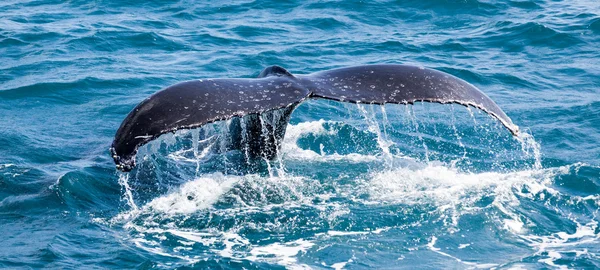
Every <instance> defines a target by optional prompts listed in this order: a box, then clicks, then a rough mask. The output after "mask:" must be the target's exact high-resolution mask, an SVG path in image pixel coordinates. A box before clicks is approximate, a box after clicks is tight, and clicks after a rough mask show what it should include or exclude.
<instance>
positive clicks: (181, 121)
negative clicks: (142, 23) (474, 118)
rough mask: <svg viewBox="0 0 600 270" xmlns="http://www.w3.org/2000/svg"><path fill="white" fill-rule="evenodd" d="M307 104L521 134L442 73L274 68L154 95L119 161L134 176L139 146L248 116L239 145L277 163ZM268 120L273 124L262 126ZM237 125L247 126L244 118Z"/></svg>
mask: <svg viewBox="0 0 600 270" xmlns="http://www.w3.org/2000/svg"><path fill="white" fill-rule="evenodd" d="M307 98H325V99H331V100H337V101H345V102H352V103H368V104H385V103H396V104H413V103H414V102H418V101H425V102H437V103H443V104H448V103H456V104H461V105H464V106H473V107H476V108H478V109H481V110H483V111H484V112H486V113H488V114H490V115H491V116H493V117H494V118H496V119H498V120H499V121H500V122H501V123H502V124H503V125H504V126H505V127H506V128H507V129H508V130H510V132H511V133H512V134H513V135H517V134H518V127H517V126H516V125H514V124H513V123H512V121H511V120H510V118H508V116H506V114H505V113H504V112H503V111H502V110H501V109H500V108H499V107H498V105H496V103H494V101H492V100H491V99H490V98H489V97H487V96H486V95H485V94H484V93H482V92H481V91H479V90H478V89H477V88H475V87H474V86H473V85H471V84H469V83H467V82H465V81H463V80H461V79H459V78H456V77H454V76H452V75H450V74H447V73H444V72H440V71H437V70H432V69H427V68H423V67H415V66H408V65H366V66H355V67H347V68H339V69H333V70H327V71H321V72H316V73H312V74H308V75H292V74H291V73H289V72H288V71H287V70H285V69H284V68H282V67H278V66H272V67H268V68H266V69H265V70H263V71H262V72H261V73H260V75H259V77H258V78H255V79H204V80H194V81H188V82H183V83H179V84H175V85H173V86H169V87H167V88H166V89H163V90H161V91H159V92H157V93H155V94H153V95H152V96H150V97H148V98H147V99H145V100H144V101H142V102H141V103H140V104H138V105H137V106H136V107H135V108H134V109H133V110H132V111H131V112H130V113H129V115H127V118H125V120H124V121H123V123H122V124H121V126H120V127H119V130H117V134H116V135H115V139H114V141H113V143H112V148H111V152H112V155H113V159H114V161H115V163H116V165H117V169H119V170H122V171H130V170H131V169H132V168H133V167H134V166H135V154H136V152H137V149H138V147H140V146H141V145H143V144H146V143H148V142H149V141H151V140H154V139H156V138H157V137H159V136H160V135H162V134H165V133H169V132H175V131H177V130H179V129H191V128H197V127H200V126H202V125H205V124H208V123H211V122H215V121H219V120H227V119H231V118H234V117H242V116H248V117H244V123H243V124H244V125H245V127H246V128H244V129H239V128H238V129H235V130H237V131H238V132H245V134H239V136H237V138H238V139H239V140H240V141H242V140H243V141H244V143H241V142H240V143H238V144H237V147H238V148H240V149H241V147H246V150H247V151H248V154H249V155H250V156H255V157H264V158H269V159H271V158H273V157H275V156H276V155H277V151H278V150H279V147H280V143H281V140H282V139H283V136H284V135H285V129H286V127H287V123H288V120H289V118H290V114H291V113H292V111H293V110H294V108H295V107H296V106H297V105H298V104H299V103H301V102H302V101H304V100H305V99H307ZM275 112H277V114H275ZM260 115H262V116H263V117H267V118H270V119H271V120H272V121H261V119H260V117H259V116H260ZM275 118H276V119H275ZM267 122H268V123H267ZM234 124H236V125H238V126H239V125H240V120H239V119H238V120H236V122H235V123H234ZM242 130H243V131H242ZM234 137H235V134H234ZM242 145H245V146H242ZM235 147H236V146H235V145H234V146H233V148H235Z"/></svg>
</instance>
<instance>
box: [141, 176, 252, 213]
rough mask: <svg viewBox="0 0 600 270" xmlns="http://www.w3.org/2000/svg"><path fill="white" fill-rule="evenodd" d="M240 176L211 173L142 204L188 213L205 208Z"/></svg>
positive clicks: (157, 209)
mask: <svg viewBox="0 0 600 270" xmlns="http://www.w3.org/2000/svg"><path fill="white" fill-rule="evenodd" d="M240 178H241V177H236V176H224V175H223V174H218V173H216V174H212V175H209V176H204V177H201V178H198V179H196V180H194V181H191V182H187V183H185V184H183V185H182V186H181V187H179V188H178V189H177V190H175V191H174V192H171V193H170V194H168V195H166V196H161V197H158V198H156V199H154V200H152V201H151V202H149V203H148V204H146V205H145V206H144V208H146V209H147V208H150V209H152V210H154V211H159V212H163V213H168V214H189V213H194V212H196V211H198V210H202V209H206V208H208V207H210V206H211V205H212V204H213V203H215V202H216V201H217V200H218V199H219V197H220V196H221V195H222V194H223V193H225V192H227V191H228V190H230V189H231V187H233V185H234V184H235V183H237V182H238V181H239V180H240Z"/></svg>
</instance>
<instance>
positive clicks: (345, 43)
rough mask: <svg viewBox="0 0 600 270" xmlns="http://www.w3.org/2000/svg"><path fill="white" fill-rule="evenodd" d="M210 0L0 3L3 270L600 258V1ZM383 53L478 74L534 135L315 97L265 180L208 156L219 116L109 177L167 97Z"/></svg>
mask: <svg viewBox="0 0 600 270" xmlns="http://www.w3.org/2000/svg"><path fill="white" fill-rule="evenodd" d="M218 2H219V1H212V2H210V3H209V4H199V3H194V2H192V1H183V0H182V1H175V0H173V1H146V2H144V3H138V2H136V1H12V0H8V1H3V2H2V3H0V70H1V71H0V123H1V124H2V129H0V232H1V234H2V237H1V239H0V266H1V267H6V268H42V267H47V268H90V267H94V268H136V267H137V268H141V269H148V268H183V269H186V268H217V269H221V268H241V267H244V268H248V269H256V268H260V269H263V268H317V269H319V268H320V269H331V268H334V269H341V268H348V269H354V268H358V269H363V268H414V267H419V268H473V267H480V268H489V267H496V268H519V267H521V268H546V267H550V268H555V267H569V268H594V267H596V268H597V267H600V259H599V257H600V227H599V226H598V222H599V218H598V209H599V207H600V144H598V141H600V91H599V89H600V49H599V48H600V47H599V45H598V44H600V5H599V4H598V2H596V1H564V2H561V1H550V0H544V1H526V0H524V1H484V0H481V1H472V0H462V1H451V0H448V1H445V0H431V1H430V0H422V1H364V2H363V1H293V0H292V1H281V2H279V1H277V2H275V1H272V2H269V1H236V2H234V3H231V4H220V3H218ZM375 63H401V64H414V65H422V66H426V67H430V68H434V69H438V70H441V71H445V72H448V73H451V74H453V75H455V76H457V77H460V78H462V79H464V80H466V81H468V82H470V83H472V84H474V85H475V86H477V87H478V88H480V89H481V90H482V91H483V92H485V93H486V94H487V95H488V96H490V97H491V98H492V99H493V100H495V101H496V103H497V104H498V105H499V106H500V107H501V108H502V109H503V110H504V111H505V112H506V113H507V115H508V116H509V117H511V118H512V120H513V122H514V123H515V124H517V125H519V126H520V128H521V129H522V130H523V131H524V133H523V135H522V138H518V139H517V138H513V137H512V136H511V135H510V133H509V132H508V131H506V130H505V129H504V128H503V127H502V126H501V125H500V124H499V123H497V121H495V120H494V119H492V118H490V117H489V116H487V115H485V114H484V113H481V112H479V111H478V110H475V109H470V110H469V109H467V108H465V107H461V106H454V105H440V104H415V105H413V106H400V105H386V106H384V107H381V106H373V105H361V106H357V105H352V104H341V103H336V102H330V101H317V100H311V101H308V102H305V103H303V104H302V105H301V106H300V107H298V109H297V110H296V111H295V112H294V114H293V116H292V120H291V123H290V126H289V127H288V132H287V135H286V139H285V141H284V143H283V152H282V155H281V157H280V159H278V160H275V161H273V162H270V163H264V164H262V165H264V166H263V167H262V169H261V170H260V171H259V172H258V173H252V174H245V173H243V170H242V169H241V165H243V164H242V163H243V162H242V161H240V159H239V158H238V156H239V153H237V154H236V153H224V154H214V153H209V152H207V151H203V150H205V149H206V148H207V147H208V146H209V145H210V144H211V143H214V142H213V141H211V140H204V137H203V135H204V134H209V135H210V134H213V135H217V136H218V135H219V134H220V132H219V130H220V129H221V128H222V127H223V124H214V125H211V126H208V127H206V128H204V129H202V130H193V131H181V132H178V133H177V134H174V135H166V136H163V137H161V138H160V139H159V140H157V141H154V142H152V143H150V144H149V145H148V146H144V147H142V149H141V151H140V153H139V154H138V156H137V158H138V162H139V164H138V167H137V168H136V169H135V170H134V171H132V172H131V173H129V174H123V173H118V172H116V171H115V169H114V163H113V161H112V159H111V157H110V154H109V151H108V149H109V147H110V143H111V142H112V139H113V136H114V134H115V132H116V130H117V128H118V126H119V125H120V123H121V121H122V120H123V119H124V118H125V116H126V115H127V113H128V112H129V111H130V110H131V109H132V108H133V107H134V106H135V105H136V104H137V103H139V102H140V101H141V100H143V99H144V98H146V97H147V96H149V95H150V94H152V93H154V92H156V91H158V90H160V89H161V88H163V87H166V86H168V85H171V84H174V83H177V82H181V81H185V80H190V79H197V78H219V77H247V78H248V77H255V76H257V75H258V73H259V72H260V71H261V70H262V69H263V68H264V67H266V66H269V65H281V66H283V67H285V68H287V69H288V70H290V71H291V72H292V73H295V74H304V73H311V72H316V71H321V70H326V69H331V68H337V67H344V66H351V65H360V64H375ZM201 139H202V140H201ZM217 141H218V140H217Z"/></svg>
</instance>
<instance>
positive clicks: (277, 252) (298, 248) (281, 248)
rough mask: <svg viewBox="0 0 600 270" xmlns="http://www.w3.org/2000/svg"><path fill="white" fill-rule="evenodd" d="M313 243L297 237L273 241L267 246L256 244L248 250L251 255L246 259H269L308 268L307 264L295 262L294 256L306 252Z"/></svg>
mask: <svg viewBox="0 0 600 270" xmlns="http://www.w3.org/2000/svg"><path fill="white" fill-rule="evenodd" d="M314 245H315V244H314V243H312V242H310V241H307V240H303V239H298V240H296V241H293V242H288V243H273V244H270V245H267V246H258V247H254V248H253V249H252V250H251V251H250V254H251V256H249V257H247V258H246V259H248V260H252V261H257V260H261V261H271V262H275V263H277V264H280V265H284V266H288V267H292V268H296V269H298V268H306V269H310V267H308V266H307V265H302V264H297V263H296V262H297V259H296V256H297V255H298V253H300V252H306V250H308V249H309V248H311V247H312V246H314Z"/></svg>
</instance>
